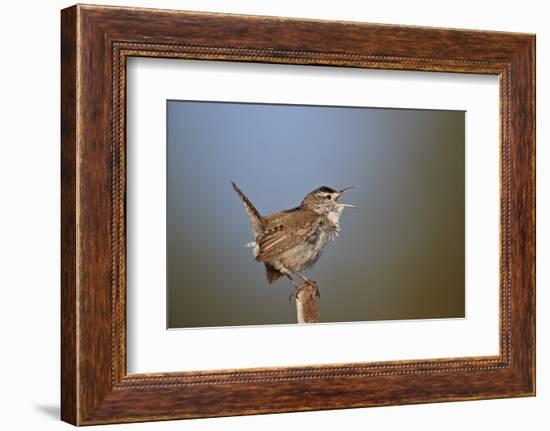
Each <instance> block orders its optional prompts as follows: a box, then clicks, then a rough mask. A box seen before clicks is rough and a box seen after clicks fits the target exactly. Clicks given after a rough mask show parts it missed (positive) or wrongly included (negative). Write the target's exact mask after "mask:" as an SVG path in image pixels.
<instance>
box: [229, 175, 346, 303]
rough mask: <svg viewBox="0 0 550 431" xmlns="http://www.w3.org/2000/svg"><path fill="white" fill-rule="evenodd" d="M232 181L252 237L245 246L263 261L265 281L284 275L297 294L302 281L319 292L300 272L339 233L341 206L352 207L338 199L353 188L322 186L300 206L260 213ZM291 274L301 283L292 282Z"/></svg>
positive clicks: (275, 279)
mask: <svg viewBox="0 0 550 431" xmlns="http://www.w3.org/2000/svg"><path fill="white" fill-rule="evenodd" d="M231 184H232V185H233V188H234V189H235V191H236V192H237V194H238V195H239V197H240V198H241V200H242V202H243V204H244V207H245V209H246V212H247V214H248V220H249V222H250V226H251V227H252V233H253V234H254V237H255V241H253V242H251V243H249V244H247V246H249V247H253V252H254V257H255V258H256V260H257V261H259V262H263V263H264V265H265V271H266V276H267V280H268V282H269V283H273V282H275V281H277V280H278V279H279V278H281V277H283V276H286V277H287V278H288V279H289V280H290V282H291V283H292V285H293V286H294V287H295V288H296V295H298V294H299V291H300V288H301V287H302V286H303V285H304V284H309V285H311V286H313V287H314V288H315V291H316V293H317V295H319V289H318V287H317V283H316V282H315V281H313V280H310V279H309V278H307V277H306V276H305V275H303V274H302V273H301V271H303V270H304V269H307V268H309V267H311V266H312V265H313V264H314V263H315V262H317V260H318V259H319V257H320V256H321V253H322V252H323V249H324V248H325V246H326V244H327V242H328V240H329V239H334V238H335V237H336V236H337V235H338V233H339V231H340V216H341V215H342V211H343V210H344V208H346V207H349V208H355V206H354V205H350V204H344V203H340V202H338V198H339V197H340V196H342V194H343V193H344V192H345V191H346V190H349V189H351V188H352V187H348V188H345V189H343V190H340V191H337V190H334V189H332V188H330V187H326V186H322V187H319V188H317V189H315V190H313V191H312V192H310V193H308V194H307V195H306V197H305V198H304V200H303V201H302V203H301V204H300V205H299V206H297V207H295V208H291V209H288V210H283V211H277V212H274V213H272V214H269V215H267V216H262V215H260V213H259V212H258V210H257V209H256V208H255V207H254V205H253V204H252V202H250V200H249V199H248V198H247V197H246V196H245V194H244V193H243V192H242V191H241V190H240V189H239V188H238V187H237V185H236V184H235V183H234V182H233V181H232V182H231ZM292 276H297V277H299V278H301V279H302V280H303V281H304V284H302V285H299V284H297V283H295V282H294V279H293V278H292Z"/></svg>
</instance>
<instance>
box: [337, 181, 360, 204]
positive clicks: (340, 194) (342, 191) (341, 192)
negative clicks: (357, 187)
mask: <svg viewBox="0 0 550 431" xmlns="http://www.w3.org/2000/svg"><path fill="white" fill-rule="evenodd" d="M352 188H353V186H351V187H346V188H345V189H342V190H340V191H339V192H338V196H337V197H336V199H338V198H339V197H340V196H342V195H343V194H344V192H345V191H346V190H349V189H352ZM338 206H340V207H342V208H357V207H356V206H355V205H352V204H343V203H340V202H338Z"/></svg>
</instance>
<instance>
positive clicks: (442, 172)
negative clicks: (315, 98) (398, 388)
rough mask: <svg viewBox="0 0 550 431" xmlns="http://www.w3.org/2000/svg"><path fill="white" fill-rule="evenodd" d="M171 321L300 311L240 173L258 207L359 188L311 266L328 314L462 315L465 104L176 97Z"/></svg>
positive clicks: (328, 317)
mask: <svg viewBox="0 0 550 431" xmlns="http://www.w3.org/2000/svg"><path fill="white" fill-rule="evenodd" d="M167 111H168V118H167V140H168V142H167V145H168V148H167V167H168V168H167V169H168V174H167V232H166V235H167V286H168V287H167V289H168V295H167V298H168V304H167V307H168V322H167V324H168V327H169V328H182V327H205V326H234V325H260V324H288V323H295V322H296V307H295V304H294V303H289V301H288V295H289V293H290V292H291V288H290V285H289V283H288V282H287V281H286V280H281V281H279V282H278V283H276V284H274V285H268V283H267V281H266V279H265V275H264V267H263V265H262V264H260V263H257V262H255V261H254V258H253V256H252V250H251V249H249V248H245V247H244V244H246V243H248V242H249V241H252V240H253V237H252V233H251V231H250V227H249V223H248V219H247V216H246V213H245V210H244V208H243V206H242V204H241V202H240V200H239V199H238V197H237V196H236V194H235V192H234V191H233V190H232V188H231V185H230V180H234V181H235V182H236V183H237V184H238V185H239V186H240V188H241V189H242V190H243V191H244V192H245V194H247V196H248V197H249V198H250V199H251V200H252V202H253V203H254V204H255V205H256V207H257V208H258V210H259V211H260V213H262V214H268V213H270V212H273V211H277V210H281V209H285V208H291V207H293V206H295V205H297V204H299V203H300V201H301V200H302V198H303V197H304V195H305V194H307V193H308V192H309V191H311V190H313V189H314V188H316V187H319V186H321V185H327V186H330V187H333V188H338V189H339V188H344V187H347V186H355V189H354V190H352V191H350V192H349V193H347V194H346V195H347V196H345V199H342V201H344V202H351V203H354V204H356V205H357V206H358V209H346V210H345V211H344V214H343V216H342V219H341V227H342V231H341V234H340V236H339V237H338V238H337V239H336V241H335V242H330V243H329V244H328V245H327V248H326V249H325V252H324V254H323V256H322V257H321V258H320V259H319V261H318V262H317V264H316V266H315V267H313V269H311V270H309V271H308V274H309V276H310V277H311V278H312V279H314V280H316V281H317V282H318V284H319V288H320V291H321V299H320V314H321V321H322V322H345V321H348V322H349V321H368V320H394V319H425V318H451V317H464V279H465V278H464V246H465V244H464V239H465V236H464V235H465V227H464V211H465V208H464V201H465V196H464V181H465V178H464V175H465V170H464V169H465V166H464V163H465V159H464V157H465V155H464V148H465V141H464V133H465V131H464V127H465V123H464V121H465V120H464V117H465V113H464V112H462V111H434V110H407V109H379V108H349V107H321V106H302V105H269V104H242V103H217V102H212V103H210V102H193V101H168V102H167Z"/></svg>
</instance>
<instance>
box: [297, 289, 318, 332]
mask: <svg viewBox="0 0 550 431" xmlns="http://www.w3.org/2000/svg"><path fill="white" fill-rule="evenodd" d="M318 300H319V298H317V296H316V295H315V287H313V286H311V285H310V284H304V285H303V286H301V287H300V293H299V295H298V297H297V298H296V312H297V314H298V323H319V301H318Z"/></svg>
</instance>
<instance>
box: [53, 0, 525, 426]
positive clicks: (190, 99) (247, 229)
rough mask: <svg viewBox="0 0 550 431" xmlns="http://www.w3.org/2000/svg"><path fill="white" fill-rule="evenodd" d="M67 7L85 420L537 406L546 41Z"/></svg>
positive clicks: (68, 408) (67, 341) (70, 282)
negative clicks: (538, 126)
mask: <svg viewBox="0 0 550 431" xmlns="http://www.w3.org/2000/svg"><path fill="white" fill-rule="evenodd" d="M61 17H62V20H61V21H62V23H61V24H62V26H61V49H62V64H61V72H62V77H61V78H62V94H61V101H62V103H61V107H62V109H61V118H62V152H61V161H62V184H61V188H62V196H61V201H62V238H61V239H62V286H61V292H62V322H61V323H62V324H61V332H62V334H61V335H62V337H61V338H62V345H61V351H62V363H61V367H62V373H61V374H62V382H61V398H62V399H61V416H62V419H63V420H64V421H67V422H69V423H72V424H75V425H92V424H105V423H120V422H138V421H153V420H167V419H180V418H198V417H212V416H228V415H241V414H258V413H273V412H290V411H307V410H321V409H336V408H352V407H368V406H382V405H396V404H413V403H428V402H441V401H454V400H474V399H490V398H502V397H517V396H533V395H534V394H535V108H534V101H535V77H534V73H535V72H534V71H535V36H534V35H530V34H517V33H504V32H487V31H473V30H451V29H439V28H423V27H403V26H391V25H379V24H366V23H353V22H331V21H315V20H299V19H288V18H278V17H255V16H242V15H222V14H213V13H197V12H180V11H168V10H152V9H135V8H120V7H105V6H93V5H77V6H73V7H70V8H68V9H64V10H63V11H62V14H61Z"/></svg>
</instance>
